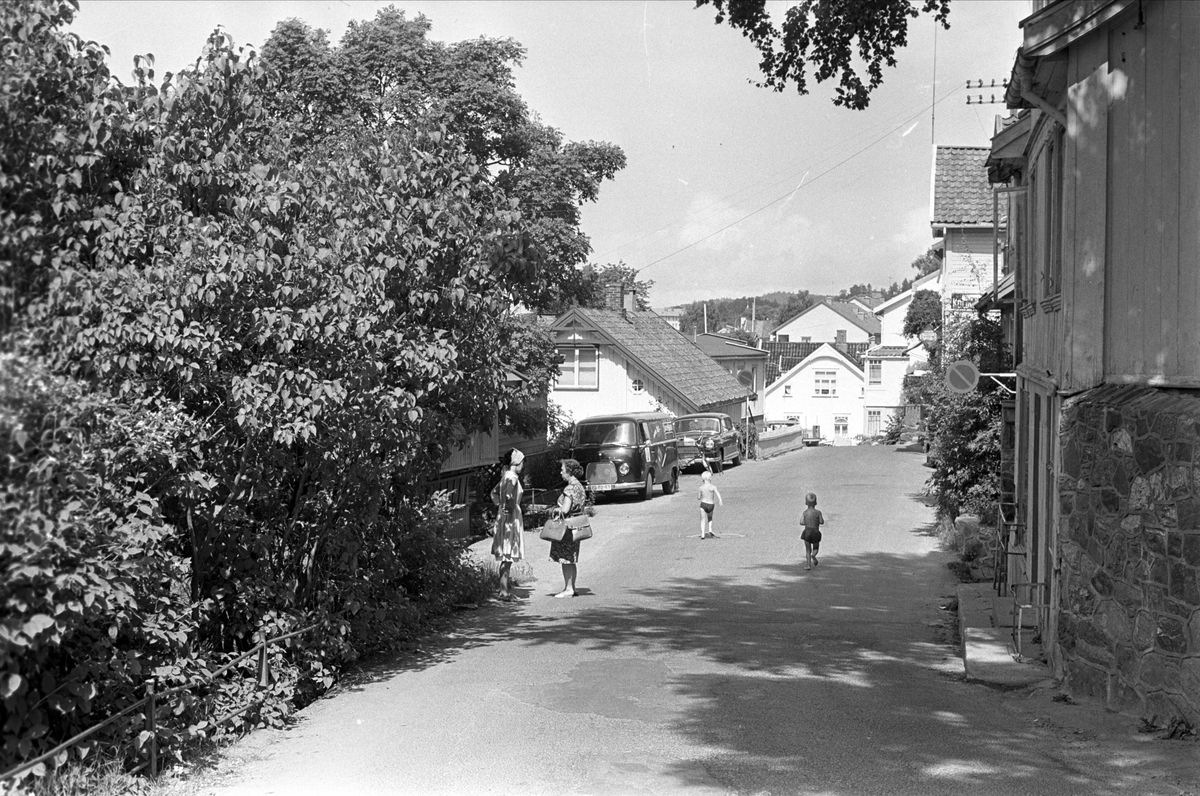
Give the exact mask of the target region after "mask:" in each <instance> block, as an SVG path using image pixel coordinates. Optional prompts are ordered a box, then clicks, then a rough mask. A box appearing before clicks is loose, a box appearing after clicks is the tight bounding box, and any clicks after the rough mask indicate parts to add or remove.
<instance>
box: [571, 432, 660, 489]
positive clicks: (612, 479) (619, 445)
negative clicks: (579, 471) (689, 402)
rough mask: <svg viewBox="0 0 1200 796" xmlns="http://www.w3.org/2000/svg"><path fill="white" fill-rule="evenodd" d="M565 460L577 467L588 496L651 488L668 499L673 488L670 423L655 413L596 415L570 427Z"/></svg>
mask: <svg viewBox="0 0 1200 796" xmlns="http://www.w3.org/2000/svg"><path fill="white" fill-rule="evenodd" d="M571 456H572V457H573V458H574V459H576V460H577V461H578V462H579V463H580V464H581V465H583V469H584V475H585V479H586V482H587V483H586V485H587V488H588V489H590V490H592V491H593V492H597V493H599V492H621V491H629V490H637V491H640V492H641V494H642V497H643V498H645V499H646V500H649V499H650V496H651V495H652V493H653V491H654V485H655V484H662V489H663V494H664V495H670V494H671V493H673V492H674V491H675V490H676V489H677V488H678V486H679V461H678V459H679V457H678V453H677V451H676V444H675V425H674V418H672V417H671V416H670V415H668V414H662V413H658V412H632V413H629V414H620V415H598V416H596V417H588V418H584V419H583V420H580V421H579V422H578V423H576V424H575V428H574V431H573V433H572V437H571Z"/></svg>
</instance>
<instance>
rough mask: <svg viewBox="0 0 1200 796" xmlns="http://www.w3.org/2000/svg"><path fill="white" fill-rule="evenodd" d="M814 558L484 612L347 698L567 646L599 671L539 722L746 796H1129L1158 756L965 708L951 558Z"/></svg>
mask: <svg viewBox="0 0 1200 796" xmlns="http://www.w3.org/2000/svg"><path fill="white" fill-rule="evenodd" d="M914 532H915V533H921V534H927V533H930V530H929V529H928V528H922V529H917V530H915V531H914ZM823 559H824V560H823V562H822V564H821V565H820V566H819V567H818V568H817V569H816V570H814V571H812V572H805V571H804V570H803V569H802V568H801V567H798V566H796V565H794V564H785V563H766V564H761V565H754V566H751V567H747V568H746V569H745V570H743V571H742V573H739V574H736V575H734V576H729V577H708V578H678V579H674V580H669V581H666V582H664V583H662V584H661V585H659V586H656V587H653V588H648V589H636V590H628V591H626V592H624V593H623V594H621V595H620V596H619V597H615V599H614V594H613V592H614V591H617V590H620V589H621V587H620V585H619V584H604V583H592V584H591V585H592V588H593V589H594V590H595V591H596V593H597V594H598V595H603V596H604V597H605V598H606V599H605V600H604V601H603V602H598V601H596V600H582V599H575V600H571V601H569V603H570V608H571V610H570V611H569V612H568V613H566V614H562V613H557V614H551V615H548V614H546V613H543V612H542V611H543V610H544V609H543V607H542V605H543V604H544V603H543V601H544V600H546V599H549V601H550V602H554V601H553V599H552V598H545V597H542V596H534V597H532V598H531V601H522V602H523V604H501V605H496V606H493V607H488V608H486V609H483V610H480V611H478V612H472V613H469V614H464V615H462V616H461V617H460V618H459V620H458V621H457V622H455V623H454V627H453V628H452V629H450V630H449V631H448V632H447V633H446V634H444V635H442V636H439V637H437V638H436V639H431V640H430V642H429V643H428V644H427V646H425V647H423V648H422V649H420V650H417V651H415V652H413V653H412V654H406V655H402V656H400V657H398V658H397V659H395V660H393V661H389V662H387V663H381V664H378V665H376V666H374V667H371V668H370V669H367V670H364V671H363V672H361V673H360V676H359V678H356V681H355V682H354V683H351V684H350V685H349V687H351V688H355V687H361V686H362V685H363V684H365V683H366V682H370V681H372V680H376V679H387V678H391V677H394V676H396V675H398V674H401V673H403V672H407V671H413V670H419V669H422V668H424V667H427V666H432V665H435V664H438V663H442V662H445V661H449V660H452V659H453V658H454V657H455V656H457V655H459V654H461V653H462V652H463V651H465V650H468V649H470V648H473V647H478V646H480V645H488V644H492V643H494V642H499V641H504V642H506V643H508V644H513V643H515V644H518V645H522V644H523V645H527V646H529V647H531V648H534V647H550V646H554V645H571V646H574V647H582V648H584V649H586V650H589V651H595V652H597V653H607V654H606V655H603V656H597V658H596V659H594V660H595V662H594V663H589V664H583V663H581V664H579V665H578V666H577V667H575V669H574V670H572V671H564V672H562V673H561V677H562V678H564V679H565V682H562V683H556V684H554V685H553V686H552V688H551V689H548V690H549V691H552V692H553V694H552V697H545V696H543V697H541V698H542V699H546V700H548V701H547V702H545V703H544V704H543V707H546V708H547V709H551V710H557V711H560V712H566V713H576V712H578V713H580V714H584V713H593V714H600V715H607V716H611V717H615V718H621V719H635V720H639V721H644V722H651V723H658V724H663V725H664V726H665V727H668V728H669V729H670V730H671V731H672V732H674V733H676V734H680V735H682V736H684V737H686V738H688V739H689V740H691V741H692V742H693V743H695V744H697V745H698V746H700V747H702V748H704V749H707V750H709V751H708V753H707V754H706V756H705V757H704V758H703V759H702V760H700V761H697V760H694V759H693V760H681V761H679V763H678V764H677V765H676V766H674V767H673V770H672V775H673V776H674V777H675V778H676V779H677V780H678V782H679V783H680V785H681V787H683V788H685V789H690V788H692V787H695V788H701V787H703V786H712V784H713V782H714V780H716V781H718V782H720V783H721V784H722V785H723V786H725V787H728V788H732V789H733V792H739V793H755V792H762V791H769V792H772V793H785V792H786V793H817V792H819V793H822V794H851V793H893V792H900V791H897V790H895V786H896V785H898V784H899V783H902V782H903V783H909V785H908V786H906V787H910V786H911V785H912V784H913V783H916V784H917V785H918V786H919V787H918V789H917V790H908V792H920V793H928V794H933V793H947V794H951V793H953V794H957V793H962V792H964V791H965V789H967V788H974V789H978V790H980V791H981V792H986V793H999V792H1010V793H1043V792H1065V793H1088V794H1097V795H1098V796H1106V795H1107V794H1117V793H1130V792H1138V791H1137V788H1136V787H1135V785H1136V784H1137V783H1142V782H1144V778H1145V772H1146V770H1147V769H1152V768H1153V767H1154V765H1155V764H1156V762H1157V761H1158V760H1159V756H1158V752H1157V751H1156V749H1155V747H1154V745H1153V744H1137V743H1134V742H1132V741H1131V742H1130V744H1129V745H1128V747H1127V748H1123V749H1121V750H1120V754H1118V755H1116V756H1114V755H1113V754H1112V749H1111V746H1110V747H1107V748H1105V747H1096V746H1088V745H1087V744H1079V743H1075V744H1073V745H1072V744H1070V743H1060V742H1059V741H1058V740H1055V741H1054V742H1053V743H1051V744H1048V743H1047V741H1048V738H1050V737H1051V735H1050V734H1048V733H1051V732H1052V731H1051V730H1048V729H1046V728H1042V727H1037V726H1034V725H1033V724H1031V723H1021V722H1019V721H1017V720H1015V719H1014V718H1013V717H1012V716H1011V715H1007V714H1004V713H1002V712H1001V711H998V710H996V709H994V708H993V707H991V706H990V705H991V703H988V704H986V705H984V706H982V707H974V708H973V709H972V710H970V711H967V710H964V709H963V705H964V704H970V701H971V700H972V699H979V698H980V695H981V694H982V693H983V692H981V691H980V689H981V688H982V686H977V685H971V684H967V683H965V682H963V680H962V675H961V664H958V663H957V662H956V661H955V660H954V658H953V656H954V655H955V653H954V651H953V650H952V649H951V647H950V646H949V643H950V641H951V639H949V638H948V633H949V622H948V621H946V620H947V619H948V617H945V615H944V614H939V612H938V611H937V604H938V602H939V600H938V599H937V595H932V594H930V586H929V584H931V583H938V582H940V581H942V580H945V588H944V590H945V591H946V592H947V595H945V596H948V594H949V592H950V591H952V588H953V584H952V582H951V581H950V580H949V579H948V576H947V575H946V570H945V567H944V562H945V555H944V554H930V555H927V556H924V557H913V556H901V555H891V554H882V553H873V554H864V555H856V556H838V555H836V554H830V555H828V556H826V557H823ZM764 571H765V573H764ZM764 574H765V575H766V577H765V582H763V581H764V578H763V575H764ZM743 575H744V576H745V577H742V576H743ZM750 579H753V580H755V581H756V582H755V583H753V584H751V583H747V582H745V581H746V580H750ZM934 591H936V588H935V589H934ZM541 659H543V660H544V659H545V658H544V657H542V658H541ZM675 661H678V665H677V666H674V667H673V665H672V664H673V662H675ZM622 664H623V665H622ZM587 667H591V668H587ZM677 672H678V673H677ZM601 678H611V681H609V685H611V687H606V683H605V682H598V680H600V679H601ZM542 679H546V680H549V681H551V682H553V681H555V680H556V678H555V676H554V675H550V676H548V677H543V678H542ZM529 693H530V695H531V696H529V697H528V698H529V699H531V700H536V699H538V698H539V697H537V696H532V695H533V694H534V693H535V692H534V690H532V689H531V690H530V692H529ZM655 694H660V695H661V694H673V695H674V696H675V697H676V698H674V699H670V700H667V699H664V698H663V697H661V696H659V697H655V696H654V695H655ZM679 697H682V699H679ZM680 706H683V707H680ZM848 739H849V740H848ZM897 739H900V740H897ZM1064 749H1065V750H1066V751H1064ZM1164 759H1165V758H1164ZM1064 761H1065V765H1064ZM698 764H699V765H698ZM1064 770H1065V771H1066V772H1067V773H1065V774H1064V773H1062V772H1063V771H1064ZM1047 771H1052V772H1055V773H1053V774H1052V775H1049V779H1047V775H1046V774H1045V772H1047Z"/></svg>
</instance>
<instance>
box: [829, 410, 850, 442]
mask: <svg viewBox="0 0 1200 796" xmlns="http://www.w3.org/2000/svg"><path fill="white" fill-rule="evenodd" d="M833 436H835V437H848V436H850V417H849V415H834V416H833Z"/></svg>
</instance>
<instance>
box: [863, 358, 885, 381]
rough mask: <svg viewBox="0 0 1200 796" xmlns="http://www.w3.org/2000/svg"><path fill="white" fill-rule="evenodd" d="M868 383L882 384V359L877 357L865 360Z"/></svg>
mask: <svg viewBox="0 0 1200 796" xmlns="http://www.w3.org/2000/svg"><path fill="white" fill-rule="evenodd" d="M867 371H868V374H867V375H868V378H867V383H868V384H883V361H882V360H879V359H870V360H867Z"/></svg>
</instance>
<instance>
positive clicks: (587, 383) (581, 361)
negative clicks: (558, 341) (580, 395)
mask: <svg viewBox="0 0 1200 796" xmlns="http://www.w3.org/2000/svg"><path fill="white" fill-rule="evenodd" d="M558 353H559V354H560V355H561V356H562V358H563V363H562V364H561V365H559V366H558V384H557V385H555V386H556V389H560V390H597V389H599V388H600V367H599V365H600V352H599V351H597V350H596V349H595V348H593V347H590V346H588V347H582V346H581V347H571V348H559V349H558Z"/></svg>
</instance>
